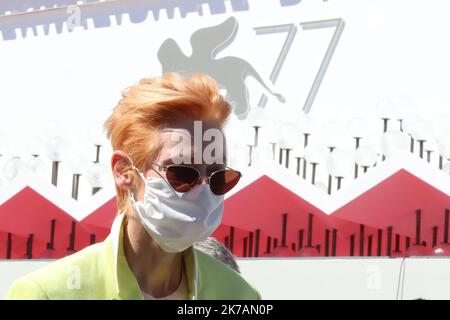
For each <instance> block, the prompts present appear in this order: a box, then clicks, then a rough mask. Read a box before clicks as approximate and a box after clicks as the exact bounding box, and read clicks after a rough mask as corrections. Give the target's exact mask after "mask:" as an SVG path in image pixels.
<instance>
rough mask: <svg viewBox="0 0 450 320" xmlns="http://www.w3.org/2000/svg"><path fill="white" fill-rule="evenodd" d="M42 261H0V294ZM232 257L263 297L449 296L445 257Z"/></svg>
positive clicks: (449, 261) (449, 278)
mask: <svg viewBox="0 0 450 320" xmlns="http://www.w3.org/2000/svg"><path fill="white" fill-rule="evenodd" d="M47 263H49V261H44V260H43V261H37V260H32V261H28V260H20V261H19V260H15V261H5V260H2V261H0V297H3V296H4V295H5V294H6V291H7V290H8V288H9V286H10V285H11V283H12V282H13V281H14V280H15V279H17V278H18V277H20V276H22V275H24V274H26V273H28V272H30V271H32V270H35V269H37V268H39V267H41V266H44V265H45V264H47ZM238 263H239V265H240V267H241V272H242V274H243V275H244V277H245V278H246V279H247V280H248V281H249V282H251V283H252V284H253V285H254V286H255V287H256V288H258V289H259V290H260V292H261V294H262V296H263V298H264V299H396V298H397V295H398V297H399V298H402V297H403V299H417V298H419V297H420V298H425V299H450V289H449V288H450V272H449V270H450V259H448V258H408V259H405V260H404V263H403V266H402V259H389V258H370V259H369V258H342V259H324V258H317V259H254V258H253V259H239V260H238ZM401 268H402V270H403V271H402V274H400V269H401ZM399 279H400V280H399ZM402 292H403V294H402ZM397 293H398V294H397Z"/></svg>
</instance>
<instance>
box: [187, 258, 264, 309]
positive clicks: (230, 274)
mask: <svg viewBox="0 0 450 320" xmlns="http://www.w3.org/2000/svg"><path fill="white" fill-rule="evenodd" d="M195 254H196V256H197V263H198V264H197V268H198V269H199V270H198V272H199V296H200V298H201V299H202V298H203V299H215V300H216V299H217V300H219V299H223V300H260V299H261V295H260V293H259V292H258V290H256V289H255V288H254V287H253V286H252V285H251V284H250V283H248V282H247V281H246V280H245V279H244V278H243V277H242V275H240V274H239V273H237V272H236V271H235V270H233V269H232V268H230V267H229V266H227V265H226V264H224V263H222V262H221V261H219V260H217V259H215V258H213V257H211V256H209V255H207V254H206V253H204V252H201V251H200V250H195Z"/></svg>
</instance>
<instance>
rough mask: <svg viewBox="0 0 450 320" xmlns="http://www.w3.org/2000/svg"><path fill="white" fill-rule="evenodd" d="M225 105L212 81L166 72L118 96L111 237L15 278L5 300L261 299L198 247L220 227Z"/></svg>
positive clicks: (228, 177)
mask: <svg viewBox="0 0 450 320" xmlns="http://www.w3.org/2000/svg"><path fill="white" fill-rule="evenodd" d="M230 112H231V107H230V105H229V104H228V102H226V101H225V100H224V98H223V97H222V96H221V95H220V94H219V92H218V88H217V85H216V83H215V81H214V80H213V79H211V78H210V77H208V76H206V75H200V74H195V75H193V76H191V77H184V76H181V75H178V74H174V73H170V74H165V75H164V76H162V77H160V78H151V79H143V80H141V81H140V82H139V84H136V85H134V86H131V87H130V88H128V89H127V90H125V91H124V92H123V93H122V99H121V100H120V102H119V104H118V106H117V107H116V108H115V109H114V111H113V113H112V114H111V116H110V117H109V118H108V119H107V121H106V123H105V127H106V130H107V135H108V138H109V139H110V140H111V143H112V146H113V150H114V152H113V155H112V159H111V166H112V172H113V176H114V180H115V184H116V191H117V206H118V209H119V215H118V216H117V217H116V219H115V221H114V223H113V226H112V229H111V234H110V235H109V236H108V237H107V238H106V240H105V241H104V242H102V243H98V244H95V245H93V246H90V247H88V248H86V249H84V250H81V251H80V252H78V253H76V254H73V255H71V256H69V257H66V258H63V259H61V260H58V261H56V262H54V263H52V264H50V265H48V266H46V267H44V268H42V269H40V270H38V271H36V272H34V273H31V274H30V275H27V276H25V277H23V278H21V279H19V280H17V281H16V282H15V283H14V284H13V286H12V287H11V289H10V291H9V293H8V294H7V298H10V299H150V300H154V299H259V298H260V295H259V293H258V292H257V291H256V290H255V289H254V288H253V287H252V286H250V285H249V284H248V283H247V282H246V281H245V280H244V279H243V278H242V277H241V276H240V275H239V274H238V273H237V272H235V271H234V270H232V269H231V268H229V267H228V266H226V265H225V264H223V263H222V262H220V261H218V260H216V259H214V258H212V257H210V256H208V255H206V254H204V253H203V252H201V251H197V250H196V249H194V248H193V244H194V243H195V242H198V241H201V240H203V239H206V238H207V237H208V236H209V235H210V234H211V233H213V232H214V230H215V229H216V228H217V227H218V226H219V224H220V222H221V218H222V212H223V199H224V194H225V193H226V192H227V191H229V190H230V189H231V188H233V187H234V186H235V185H236V183H237V182H238V181H239V178H240V173H239V172H237V171H235V170H233V169H231V168H228V167H227V166H226V148H225V139H224V137H223V131H222V127H223V125H224V123H225V120H226V119H227V117H228V116H229V114H230Z"/></svg>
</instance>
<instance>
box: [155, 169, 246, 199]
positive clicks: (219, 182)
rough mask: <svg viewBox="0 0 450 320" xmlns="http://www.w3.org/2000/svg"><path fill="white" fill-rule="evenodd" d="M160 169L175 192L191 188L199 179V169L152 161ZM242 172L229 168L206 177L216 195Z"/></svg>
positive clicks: (230, 186)
mask: <svg viewBox="0 0 450 320" xmlns="http://www.w3.org/2000/svg"><path fill="white" fill-rule="evenodd" d="M153 164H154V165H155V166H156V167H158V169H159V170H160V171H163V172H165V173H166V178H167V179H165V180H166V181H167V182H168V183H169V185H170V186H171V187H172V188H173V189H174V190H175V191H177V192H187V191H189V190H191V189H192V188H193V187H194V186H195V185H196V184H197V183H198V181H199V180H200V171H198V170H197V169H196V168H194V167H190V166H186V165H168V166H163V165H159V164H156V163H153ZM241 177H242V174H241V173H240V172H239V171H237V170H233V169H231V168H225V169H222V170H217V171H215V172H213V173H211V175H209V176H208V177H206V179H207V182H208V184H209V187H210V188H211V191H212V192H213V193H214V194H215V195H218V196H221V195H224V194H225V193H227V192H228V191H230V190H231V189H233V187H234V186H235V185H236V184H237V183H238V182H239V180H240V179H241Z"/></svg>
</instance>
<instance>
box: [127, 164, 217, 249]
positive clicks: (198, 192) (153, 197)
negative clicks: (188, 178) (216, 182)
mask: <svg viewBox="0 0 450 320" xmlns="http://www.w3.org/2000/svg"><path fill="white" fill-rule="evenodd" d="M136 171H137V172H138V173H139V175H140V176H141V178H142V179H143V180H144V182H145V191H144V201H143V202H141V201H136V199H135V198H134V196H133V194H131V192H130V201H131V205H132V206H133V208H134V210H135V212H136V214H137V216H138V218H139V220H140V221H141V223H142V224H143V225H144V228H145V229H146V230H147V232H148V233H149V234H150V236H151V237H152V238H153V240H154V241H156V243H157V244H158V245H159V246H160V247H161V248H162V249H163V250H164V251H166V252H182V251H184V250H186V249H187V248H189V247H190V246H192V245H193V244H194V243H195V242H198V241H202V240H204V239H206V238H207V237H209V236H210V235H211V234H212V233H213V232H214V231H215V230H216V229H217V227H218V226H219V225H220V223H221V221H222V213H223V200H224V196H223V195H221V196H217V195H215V194H213V193H212V191H211V188H210V187H209V185H208V184H201V185H200V184H198V185H196V186H194V187H193V188H192V189H191V190H189V191H188V192H184V193H180V192H176V191H174V190H173V189H172V188H171V187H170V186H169V185H168V183H167V182H166V181H165V180H164V179H161V178H153V177H151V178H147V179H146V178H145V177H144V175H143V174H142V173H141V172H140V171H139V170H138V169H136Z"/></svg>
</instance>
